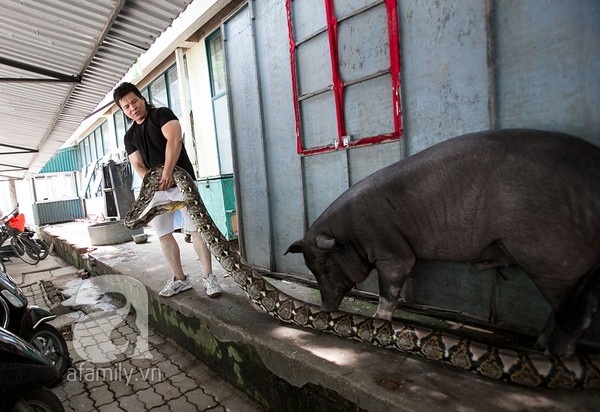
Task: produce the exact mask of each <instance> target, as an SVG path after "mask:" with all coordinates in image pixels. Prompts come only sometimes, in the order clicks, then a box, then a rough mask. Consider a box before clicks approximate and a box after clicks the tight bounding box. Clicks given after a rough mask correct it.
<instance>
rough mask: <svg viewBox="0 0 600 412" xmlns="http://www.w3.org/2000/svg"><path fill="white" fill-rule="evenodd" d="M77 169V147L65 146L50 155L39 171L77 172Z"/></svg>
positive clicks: (78, 167)
mask: <svg viewBox="0 0 600 412" xmlns="http://www.w3.org/2000/svg"><path fill="white" fill-rule="evenodd" d="M79 169H80V166H79V148H78V147H77V146H75V147H65V148H63V149H60V150H59V151H58V152H56V154H55V155H54V156H52V158H51V159H50V160H49V161H48V163H46V165H45V166H44V167H43V168H42V170H40V173H57V172H78V171H79Z"/></svg>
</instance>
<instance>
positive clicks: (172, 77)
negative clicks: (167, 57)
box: [167, 66, 183, 119]
mask: <svg viewBox="0 0 600 412" xmlns="http://www.w3.org/2000/svg"><path fill="white" fill-rule="evenodd" d="M167 78H168V79H169V97H170V98H171V105H170V106H169V107H170V108H171V110H173V113H175V116H177V117H178V118H180V119H181V116H182V115H183V108H182V107H181V96H180V95H179V78H178V77H177V67H176V66H172V67H171V68H170V69H169V70H167Z"/></svg>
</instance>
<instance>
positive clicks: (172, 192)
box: [146, 187, 196, 237]
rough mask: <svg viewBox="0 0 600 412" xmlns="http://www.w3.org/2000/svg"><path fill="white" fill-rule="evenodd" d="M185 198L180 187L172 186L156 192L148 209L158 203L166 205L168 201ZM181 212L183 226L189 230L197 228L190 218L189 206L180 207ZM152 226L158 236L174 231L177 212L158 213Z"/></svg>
mask: <svg viewBox="0 0 600 412" xmlns="http://www.w3.org/2000/svg"><path fill="white" fill-rule="evenodd" d="M177 200H183V197H182V196H181V191H179V188H178V187H172V188H170V189H168V190H161V191H157V192H156V193H154V197H153V198H152V200H151V201H150V203H149V204H148V206H147V207H146V210H148V209H149V208H151V207H153V206H156V205H164V204H166V203H169V202H172V201H177ZM179 211H180V212H181V216H182V217H183V228H184V230H187V231H192V230H196V226H195V225H194V223H193V222H192V219H191V218H190V214H189V212H188V210H187V207H184V208H183V209H179ZM152 227H153V228H154V233H155V234H156V236H158V237H163V236H164V235H167V234H169V233H173V231H174V230H175V212H169V213H162V214H160V215H156V216H155V217H154V219H152Z"/></svg>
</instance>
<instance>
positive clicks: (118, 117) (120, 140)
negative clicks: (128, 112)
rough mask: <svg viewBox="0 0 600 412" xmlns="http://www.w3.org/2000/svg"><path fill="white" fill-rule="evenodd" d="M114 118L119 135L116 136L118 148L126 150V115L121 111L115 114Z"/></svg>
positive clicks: (116, 131)
mask: <svg viewBox="0 0 600 412" xmlns="http://www.w3.org/2000/svg"><path fill="white" fill-rule="evenodd" d="M113 118H114V121H115V133H116V134H117V136H116V142H117V147H118V148H124V147H125V143H124V138H125V133H126V132H127V121H126V120H125V114H124V113H123V111H122V110H120V109H119V110H117V111H116V112H115V114H114V115H113Z"/></svg>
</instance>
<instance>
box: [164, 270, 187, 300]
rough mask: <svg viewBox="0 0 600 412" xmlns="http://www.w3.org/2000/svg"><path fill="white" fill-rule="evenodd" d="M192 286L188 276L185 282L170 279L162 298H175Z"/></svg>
mask: <svg viewBox="0 0 600 412" xmlns="http://www.w3.org/2000/svg"><path fill="white" fill-rule="evenodd" d="M191 287H192V285H191V284H190V280H189V278H188V276H187V275H185V279H184V280H175V279H173V278H171V279H169V281H168V282H167V284H166V285H165V287H164V288H163V290H161V291H160V293H159V295H160V296H165V297H169V296H173V295H175V294H177V293H179V292H183V291H184V290H188V289H191Z"/></svg>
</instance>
